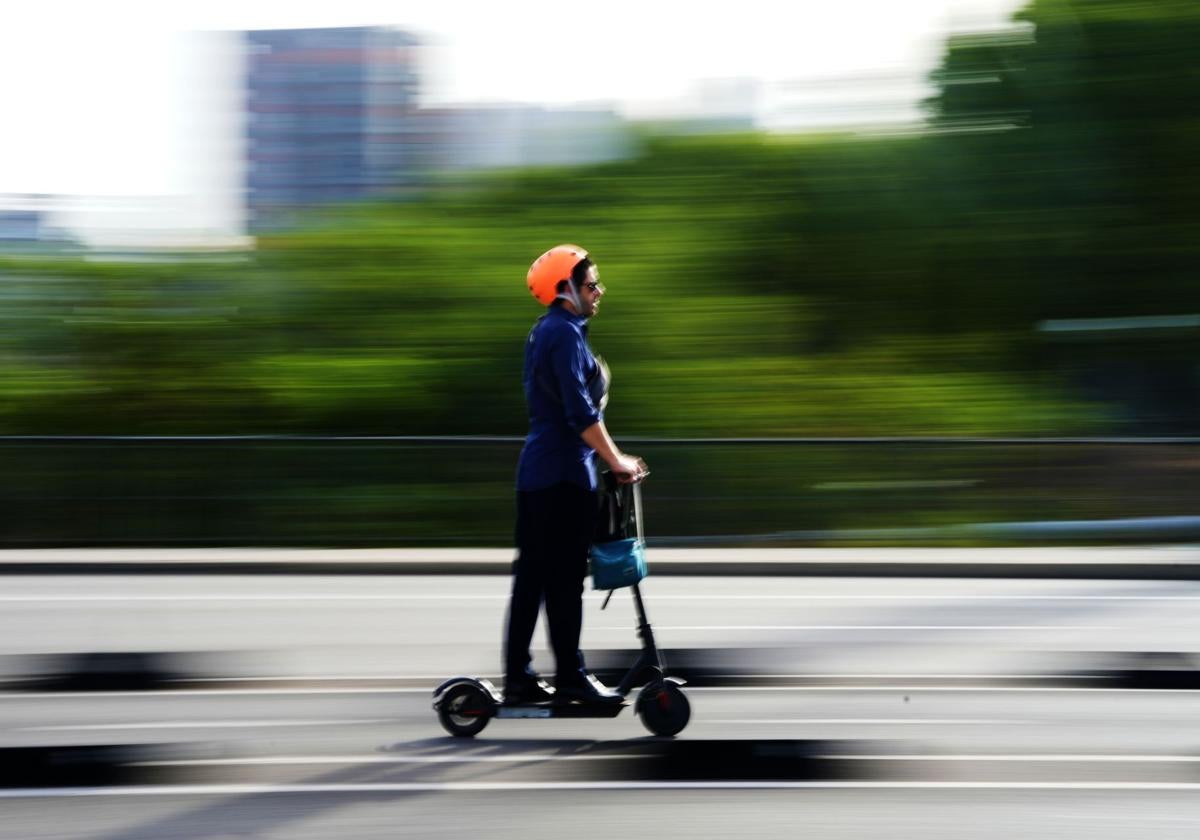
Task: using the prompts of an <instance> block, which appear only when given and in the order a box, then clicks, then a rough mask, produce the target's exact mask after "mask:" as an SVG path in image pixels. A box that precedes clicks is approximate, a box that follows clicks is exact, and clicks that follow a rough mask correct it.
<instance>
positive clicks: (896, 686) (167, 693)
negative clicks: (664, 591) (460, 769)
mask: <svg viewBox="0 0 1200 840" xmlns="http://www.w3.org/2000/svg"><path fill="white" fill-rule="evenodd" d="M800 676H806V675H800ZM831 676H841V677H846V676H847V675H831ZM888 678H889V679H892V678H893V677H890V676H889V677H888ZM895 678H896V679H900V677H895ZM1006 679H1018V678H1015V677H1012V678H1006ZM441 681H442V678H440V677H439V678H438V680H437V682H441ZM433 688H434V685H433V681H431V683H430V685H429V686H428V687H422V688H407V687H405V688H387V687H379V688H365V687H364V688H163V689H150V690H146V691H55V692H25V691H7V692H0V701H3V700H14V701H21V700H72V699H73V700H79V699H84V698H117V697H126V698H128V697H142V698H154V699H155V700H158V699H161V698H168V697H238V696H253V695H260V696H287V695H340V694H422V695H427V696H432V695H433ZM700 691H743V692H754V691H758V692H767V691H795V692H835V693H836V692H846V693H853V692H859V693H868V692H881V691H882V692H912V693H921V692H925V693H930V692H942V693H947V692H951V693H953V692H958V693H977V694H987V693H990V694H999V693H1004V694H1018V693H1043V694H1046V693H1050V694H1053V693H1063V694H1067V693H1076V694H1077V693H1084V692H1091V693H1114V694H1161V695H1167V694H1185V695H1191V696H1193V697H1198V698H1200V694H1198V693H1197V691H1196V690H1195V689H1190V688H1123V687H1120V686H1029V685H976V686H973V685H919V684H917V685H905V684H903V683H898V682H897V683H889V684H887V685H854V684H846V685H704V686H700V685H688V686H687V692H688V693H689V694H690V693H692V692H700Z"/></svg>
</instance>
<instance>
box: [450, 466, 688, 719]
mask: <svg viewBox="0 0 1200 840" xmlns="http://www.w3.org/2000/svg"><path fill="white" fill-rule="evenodd" d="M633 494H634V510H635V518H636V522H637V535H638V539H639V540H643V539H644V538H643V536H642V510H641V507H642V506H641V488H640V487H639V486H638V485H637V484H635V485H634V487H633ZM632 589H633V603H634V607H635V608H636V610H637V618H638V628H637V632H638V636H639V638H640V639H641V640H642V651H641V653H640V654H639V655H638V658H637V659H636V660H635V661H634V663H633V664H632V665H631V666H630V667H629V670H628V671H627V672H626V673H625V676H624V677H623V678H622V679H621V682H620V684H619V685H618V686H617V687H616V689H615V691H616V692H617V693H618V694H620V695H621V696H622V697H628V696H629V694H630V692H632V691H633V689H634V688H636V687H637V686H642V689H641V691H639V692H638V695H637V699H636V700H635V701H634V703H633V710H634V713H635V714H636V715H638V716H639V717H640V718H641V720H642V724H643V725H644V726H645V727H646V728H647V729H648V730H649V731H650V732H652V733H653V734H655V735H660V736H664V737H671V736H674V735H678V734H679V733H680V732H682V731H683V728H684V727H685V726H687V724H688V720H690V719H691V716H692V710H691V704H690V703H689V702H688V699H687V695H686V694H684V692H683V689H682V686H683V685H685V684H686V683H685V681H684V680H681V679H679V678H677V677H669V676H667V675H666V667H665V665H664V663H663V659H662V656H661V654H660V653H659V650H658V646H657V645H656V644H655V641H654V631H653V629H652V628H651V627H650V621H649V620H648V619H647V618H646V606H645V604H644V603H643V601H642V591H641V589H640V588H639V586H638V584H637V583H634V584H633V585H632ZM614 591H615V590H612V589H610V590H609V592H608V596H607V597H605V599H604V604H603V605H602V606H601V607H600V608H601V609H604V607H607V606H608V602H609V600H610V599H611V598H612V594H613V592H614ZM628 705H629V703H627V702H624V703H620V704H616V703H608V704H597V703H578V702H575V703H565V702H556V701H554V700H551V701H548V702H545V703H521V704H516V705H505V703H504V697H503V695H502V694H501V693H500V692H499V691H498V690H497V689H496V687H495V686H494V685H493V684H492V683H491V681H490V680H487V679H484V678H483V677H454V678H452V679H449V680H446V681H445V682H444V683H442V684H441V685H439V686H438V687H437V688H436V689H435V690H434V692H433V709H434V711H435V712H437V715H438V720H439V721H441V724H442V726H443V727H444V728H445V730H446V731H447V732H449V733H450V734H451V735H454V736H457V737H460V738H472V737H474V736H476V735H478V734H479V733H480V732H482V731H483V729H484V727H486V726H487V725H488V722H489V721H491V719H492V718H501V719H503V718H526V719H528V718H611V717H616V716H617V715H618V714H620V713H621V710H622V709H624V708H626V707H627V706H628Z"/></svg>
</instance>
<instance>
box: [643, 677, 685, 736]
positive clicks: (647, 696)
mask: <svg viewBox="0 0 1200 840" xmlns="http://www.w3.org/2000/svg"><path fill="white" fill-rule="evenodd" d="M635 708H636V710H637V713H638V716H639V717H641V719H642V725H643V726H645V727H646V728H647V729H649V730H650V731H651V732H653V733H654V734H655V735H661V736H663V737H666V738H670V737H673V736H675V735H678V734H679V733H680V732H682V731H683V728H684V727H685V726H687V725H688V721H689V720H691V718H692V704H691V703H689V702H688V699H687V695H686V694H684V693H683V689H681V688H680V687H679V686H678V685H676V684H675V683H674V682H672V681H671V680H669V679H667V680H663V681H662V682H654V683H650V684H649V685H647V686H645V687H644V688H643V689H642V690H641V691H640V692H639V693H638V699H637V705H636V707H635Z"/></svg>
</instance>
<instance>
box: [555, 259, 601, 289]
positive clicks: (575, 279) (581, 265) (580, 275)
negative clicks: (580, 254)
mask: <svg viewBox="0 0 1200 840" xmlns="http://www.w3.org/2000/svg"><path fill="white" fill-rule="evenodd" d="M593 265H595V263H593V262H592V261H591V260H589V259H588V258H587V257H584V258H583V259H581V260H580V261H579V262H577V263H575V267H574V268H572V269H571V284H572V285H573V286H575V288H576V289H578V288H579V287H580V286H582V285H583V284H584V283H586V282H587V273H588V269H589V268H591V267H592V266H593ZM566 282H567V281H566V280H559V281H558V285H557V286H555V287H554V291H555V293H556V294H558V293H561V292H563V291H565V290H566V288H567V287H566V286H565V285H564V284H565V283H566Z"/></svg>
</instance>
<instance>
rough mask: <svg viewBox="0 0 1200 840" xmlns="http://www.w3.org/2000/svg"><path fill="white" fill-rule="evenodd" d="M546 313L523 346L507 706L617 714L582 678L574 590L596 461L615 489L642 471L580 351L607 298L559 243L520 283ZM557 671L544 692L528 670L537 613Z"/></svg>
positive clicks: (582, 562) (581, 261) (594, 365)
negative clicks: (586, 706)
mask: <svg viewBox="0 0 1200 840" xmlns="http://www.w3.org/2000/svg"><path fill="white" fill-rule="evenodd" d="M526 280H527V284H528V286H529V291H530V292H531V293H532V294H533V296H534V297H535V298H536V299H537V300H538V302H539V303H541V304H543V305H544V306H546V312H545V314H543V315H542V317H541V318H539V319H538V321H537V323H535V324H534V326H533V329H531V330H530V332H529V337H528V339H527V340H526V342H525V368H524V377H523V382H524V388H525V400H526V403H527V405H528V409H529V434H528V436H527V437H526V439H525V445H524V447H523V449H522V450H521V457H520V461H519V463H518V467H517V524H516V541H517V549H518V554H517V559H516V562H515V563H514V564H513V585H512V596H511V600H510V602H509V610H508V621H507V633H506V640H505V653H504V669H505V670H504V673H505V690H504V703H505V704H506V705H512V704H522V703H541V702H547V701H551V700H553V701H556V702H560V703H564V702H566V703H569V702H581V703H595V704H620V703H621V702H622V699H623V698H622V696H621V695H620V694H618V693H617V692H615V691H611V690H609V689H608V688H606V687H605V686H604V685H603V684H602V683H601V682H600V681H599V680H598V679H596V677H595V676H593V675H591V674H589V673H588V672H587V669H586V666H585V664H584V658H583V653H582V652H581V651H580V650H579V638H580V633H581V630H582V624H583V582H584V578H585V577H586V576H587V571H588V546H589V544H590V542H591V538H592V533H593V530H594V527H595V518H596V511H597V498H596V492H597V476H596V456H597V455H599V456H600V458H602V459H603V460H604V462H605V463H607V464H608V466H609V468H610V469H611V470H612V472H613V473H614V475H616V476H617V478H618V479H619V480H620V481H622V482H634V481H639V480H640V479H641V478H642V477H643V476H644V475H645V474H646V473H647V472H648V470H647V467H646V464H645V462H644V461H642V460H641V459H640V458H637V457H634V456H631V455H626V454H624V453H623V452H621V451H620V450H619V449H618V448H617V446H616V444H615V443H614V442H613V439H612V437H611V436H610V435H609V433H608V430H607V428H606V427H605V425H604V415H603V411H604V407H605V404H606V403H607V399H608V385H609V376H608V369H607V368H606V367H605V365H604V363H603V362H602V361H600V360H599V359H598V358H597V357H596V356H595V355H594V354H593V353H592V351H591V348H590V347H589V346H588V341H587V332H588V327H587V324H588V320H589V319H590V318H592V317H594V316H595V315H596V313H597V311H598V310H599V306H600V300H601V298H603V297H604V294H605V289H604V287H603V286H602V285H600V278H599V272H598V270H597V268H596V266H595V264H594V263H593V262H592V261H591V260H590V259H589V258H588V253H587V251H585V250H583V249H582V248H580V247H578V246H576V245H559V246H556V247H554V248H551V249H550V250H549V251H547V252H546V253H544V254H542V255H541V256H540V257H538V258H537V259H536V260H535V261H534V262H533V265H532V266H530V268H529V272H528V275H527V277H526ZM543 602H544V603H545V605H546V619H547V623H548V627H549V633H550V643H551V647H552V648H553V650H554V657H555V661H556V666H557V671H556V676H555V680H554V687H553V688H551V687H550V686H549V685H548V684H547V682H546V681H545V680H543V679H542V678H541V677H539V676H538V674H537V673H536V672H535V671H534V670H533V669H532V668H531V667H530V663H531V661H532V658H531V656H530V653H529V646H530V643H531V641H532V639H533V631H534V627H535V625H536V624H537V615H538V612H539V610H540V608H541V605H542V603H543Z"/></svg>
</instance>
